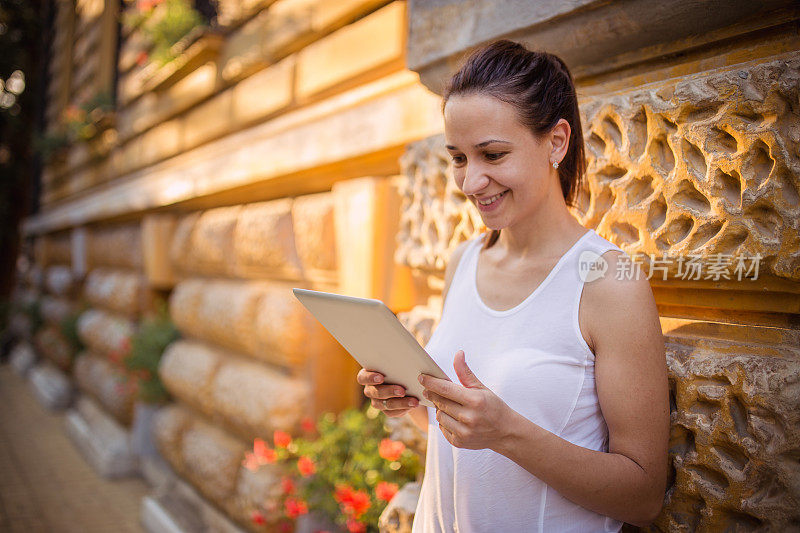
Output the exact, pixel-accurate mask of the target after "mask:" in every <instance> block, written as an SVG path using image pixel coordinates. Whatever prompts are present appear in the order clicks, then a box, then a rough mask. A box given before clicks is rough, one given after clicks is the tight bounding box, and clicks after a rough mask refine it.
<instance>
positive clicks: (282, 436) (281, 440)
mask: <svg viewBox="0 0 800 533" xmlns="http://www.w3.org/2000/svg"><path fill="white" fill-rule="evenodd" d="M273 440H274V441H275V447H276V448H286V447H287V446H288V445H289V444H291V443H292V436H291V435H289V434H288V433H286V432H284V431H276V432H275V434H274V435H273Z"/></svg>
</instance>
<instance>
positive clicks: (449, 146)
mask: <svg viewBox="0 0 800 533" xmlns="http://www.w3.org/2000/svg"><path fill="white" fill-rule="evenodd" d="M492 143H503V144H512V143H510V142H509V141H501V140H500V139H489V140H488V141H483V142H481V143H478V144H476V145H475V148H483V147H484V146H486V145H487V144H492ZM445 148H447V149H448V150H458V148H456V147H455V146H453V145H450V144H448V145H445Z"/></svg>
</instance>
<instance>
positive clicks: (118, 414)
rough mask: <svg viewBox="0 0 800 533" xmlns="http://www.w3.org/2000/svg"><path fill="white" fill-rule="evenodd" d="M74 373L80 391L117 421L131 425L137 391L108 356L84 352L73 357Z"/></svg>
mask: <svg viewBox="0 0 800 533" xmlns="http://www.w3.org/2000/svg"><path fill="white" fill-rule="evenodd" d="M73 375H74V377H75V382H76V383H77V385H78V388H80V389H81V391H83V392H84V393H86V394H89V395H90V396H92V397H93V398H94V399H95V400H96V401H97V402H98V403H99V404H100V405H101V406H102V407H103V408H104V409H105V410H106V411H107V412H108V413H109V414H110V415H111V416H113V417H114V418H115V419H116V420H117V422H119V423H120V424H122V425H123V426H126V427H128V426H130V424H131V421H132V418H133V404H134V401H135V400H136V393H135V392H134V391H133V390H131V389H130V387H128V386H127V383H126V381H125V379H124V377H123V376H122V374H121V373H120V372H119V370H118V369H117V368H115V367H114V366H113V365H112V364H111V363H110V362H109V361H108V360H107V359H104V358H103V357H101V356H97V355H92V354H90V353H88V352H84V353H82V354H81V355H79V356H78V357H77V358H76V359H75V366H74V369H73Z"/></svg>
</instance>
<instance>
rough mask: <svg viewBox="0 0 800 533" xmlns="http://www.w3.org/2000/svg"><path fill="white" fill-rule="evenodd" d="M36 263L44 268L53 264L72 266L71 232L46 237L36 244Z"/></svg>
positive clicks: (38, 240)
mask: <svg viewBox="0 0 800 533" xmlns="http://www.w3.org/2000/svg"><path fill="white" fill-rule="evenodd" d="M34 255H35V256H36V263H37V264H38V265H39V266H40V267H42V268H44V267H46V266H47V265H53V264H59V263H60V264H70V261H71V260H72V238H71V235H70V234H69V232H66V231H61V232H58V233H54V234H50V235H44V236H42V237H39V238H38V239H36V242H35V244H34Z"/></svg>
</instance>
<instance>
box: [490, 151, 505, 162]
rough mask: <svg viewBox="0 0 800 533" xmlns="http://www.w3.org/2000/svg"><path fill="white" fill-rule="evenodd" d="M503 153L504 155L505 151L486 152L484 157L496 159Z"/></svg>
mask: <svg viewBox="0 0 800 533" xmlns="http://www.w3.org/2000/svg"><path fill="white" fill-rule="evenodd" d="M504 155H506V152H487V153H486V159H488V160H489V161H497V160H498V159H500V158H501V157H503V156H504Z"/></svg>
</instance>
